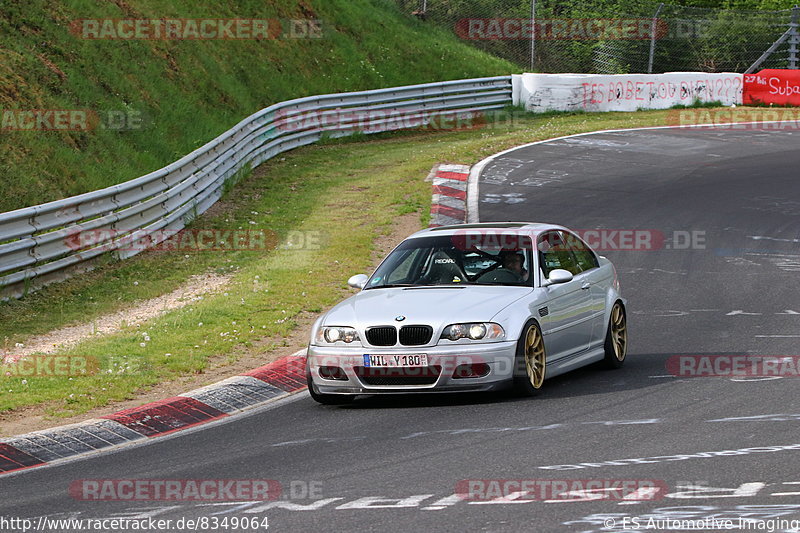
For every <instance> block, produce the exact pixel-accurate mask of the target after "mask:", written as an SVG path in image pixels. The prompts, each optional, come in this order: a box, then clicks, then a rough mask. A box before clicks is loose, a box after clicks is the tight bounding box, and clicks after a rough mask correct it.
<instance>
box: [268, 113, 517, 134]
mask: <svg viewBox="0 0 800 533" xmlns="http://www.w3.org/2000/svg"><path fill="white" fill-rule="evenodd" d="M525 118H526V114H525V113H518V112H507V111H505V110H488V111H445V112H441V111H429V110H426V109H422V108H411V109H389V110H386V109H372V110H364V109H361V110H359V109H340V108H337V109H325V110H322V111H319V110H291V109H281V110H279V111H278V112H277V113H275V121H274V123H275V126H276V129H277V130H278V131H281V132H288V133H294V132H299V131H306V132H308V131H319V132H325V131H330V132H336V131H345V132H352V131H359V132H362V133H378V132H383V131H394V130H403V129H421V130H432V131H467V130H477V129H491V128H499V127H509V126H511V125H513V124H515V123H517V122H518V121H520V120H522V119H525Z"/></svg>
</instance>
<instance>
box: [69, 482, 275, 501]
mask: <svg viewBox="0 0 800 533" xmlns="http://www.w3.org/2000/svg"><path fill="white" fill-rule="evenodd" d="M281 490H282V489H281V484H280V483H279V482H278V481H276V480H274V479H79V480H76V481H73V482H72V483H70V485H69V495H70V496H71V497H72V498H74V499H76V500H81V501H206V502H219V501H266V500H277V499H278V498H280V496H281Z"/></svg>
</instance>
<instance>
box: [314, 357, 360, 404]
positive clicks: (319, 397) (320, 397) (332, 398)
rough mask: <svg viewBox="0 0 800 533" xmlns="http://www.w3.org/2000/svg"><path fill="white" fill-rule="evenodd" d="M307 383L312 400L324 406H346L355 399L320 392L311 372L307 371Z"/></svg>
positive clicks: (349, 396) (349, 395)
mask: <svg viewBox="0 0 800 533" xmlns="http://www.w3.org/2000/svg"><path fill="white" fill-rule="evenodd" d="M306 365H308V363H306ZM306 383H308V393H309V394H311V398H313V399H314V401H315V402H318V403H321V404H323V405H344V404H348V403H350V402H352V401H353V399H354V398H355V396H354V395H352V394H324V393H322V392H319V391H318V390H317V386H316V385H314V380H312V379H311V371H310V370H306Z"/></svg>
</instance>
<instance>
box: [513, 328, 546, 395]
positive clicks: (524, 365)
mask: <svg viewBox="0 0 800 533" xmlns="http://www.w3.org/2000/svg"><path fill="white" fill-rule="evenodd" d="M546 363H547V354H546V353H545V349H544V337H542V330H541V328H539V324H537V323H536V321H534V320H531V321H529V322H528V323H527V324H525V329H524V330H523V333H522V336H521V337H520V339H519V342H517V355H516V358H515V360H514V392H515V393H517V394H518V395H520V396H533V395H534V394H536V393H537V392H538V391H539V389H541V388H542V384H543V383H544V374H545V367H546Z"/></svg>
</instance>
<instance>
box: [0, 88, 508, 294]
mask: <svg viewBox="0 0 800 533" xmlns="http://www.w3.org/2000/svg"><path fill="white" fill-rule="evenodd" d="M511 102H512V83H511V76H499V77H493V78H477V79H470V80H457V81H447V82H442V83H428V84H422V85H409V86H405V87H394V88H390V89H379V90H373V91H360V92H352V93H340V94H328V95H322V96H311V97H306V98H298V99H295V100H289V101H287V102H281V103H278V104H275V105H272V106H270V107H267V108H265V109H262V110H261V111H259V112H257V113H255V114H253V115H250V116H249V117H247V118H246V119H245V120H243V121H241V122H240V123H239V124H237V125H236V126H234V127H233V128H231V129H230V130H228V131H226V132H225V133H223V134H222V135H220V136H219V137H217V138H216V139H214V140H212V141H210V142H208V143H207V144H205V145H203V146H202V147H200V148H198V149H197V150H195V151H193V152H191V153H190V154H188V155H186V156H184V157H182V158H180V159H179V160H178V161H175V162H174V163H172V164H170V165H167V166H166V167H164V168H161V169H159V170H156V171H154V172H151V173H149V174H146V175H144V176H141V177H139V178H135V179H132V180H130V181H126V182H124V183H120V184H119V185H114V186H112V187H107V188H105V189H100V190H97V191H92V192H88V193H85V194H80V195H78V196H72V197H70V198H65V199H63V200H57V201H54V202H48V203H46V204H41V205H36V206H32V207H26V208H24V209H17V210H14V211H9V212H7V213H0V299H3V300H7V299H9V298H18V297H20V296H21V295H23V294H25V292H27V291H29V290H32V289H35V288H38V287H40V286H42V285H44V284H46V283H49V282H52V281H57V280H60V279H64V278H66V277H69V275H70V274H71V273H74V272H76V271H80V270H81V269H85V268H89V267H90V266H91V265H92V264H93V262H94V261H95V260H96V259H97V258H99V257H101V256H103V255H105V254H113V255H114V257H117V258H120V259H124V258H127V257H130V256H132V255H135V254H136V253H138V251H140V248H141V247H140V246H135V247H131V246H127V244H130V243H132V242H137V241H138V242H140V240H141V239H142V238H144V237H150V238H151V239H152V241H151V242H150V245H155V244H157V243H158V237H156V238H153V236H154V235H161V236H164V235H165V234H167V233H168V232H170V231H175V230H180V229H182V228H183V227H184V226H185V225H186V224H187V223H188V222H190V221H191V220H192V219H194V218H195V217H196V216H197V215H199V214H201V213H203V212H204V211H206V210H207V209H208V208H209V207H211V205H212V204H214V202H216V201H217V200H218V199H219V198H220V197H221V196H222V192H223V186H224V184H225V182H226V181H227V180H228V179H229V178H231V176H233V175H234V174H235V173H236V172H238V171H239V170H241V169H243V168H245V166H246V165H248V164H249V165H250V166H251V168H253V167H256V166H258V165H259V164H261V163H262V162H264V161H266V160H267V159H270V158H272V157H274V156H276V155H278V154H280V153H283V152H286V151H288V150H291V149H293V148H297V147H299V146H304V145H308V144H312V143H314V142H317V141H318V140H320V139H321V138H322V137H323V136H330V137H342V136H346V135H351V134H353V133H356V132H359V131H361V132H364V133H378V132H382V131H392V130H400V129H406V128H408V127H410V125H409V121H412V122H414V121H418V123H419V124H424V123H425V122H426V120H427V119H428V118H429V117H431V116H435V115H437V114H457V113H468V112H480V111H485V110H490V109H500V108H503V107H504V106H506V105H509V104H511ZM365 124H366V126H367V127H366V128H365V127H364V126H365ZM87 231H91V232H93V235H99V236H103V235H105V236H106V238H99V239H94V240H93V242H92V243H91V244H90V245H86V246H82V245H81V240H80V239H76V238H74V237H75V236H76V235H80V234H81V233H82V232H87ZM162 238H163V237H162Z"/></svg>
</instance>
